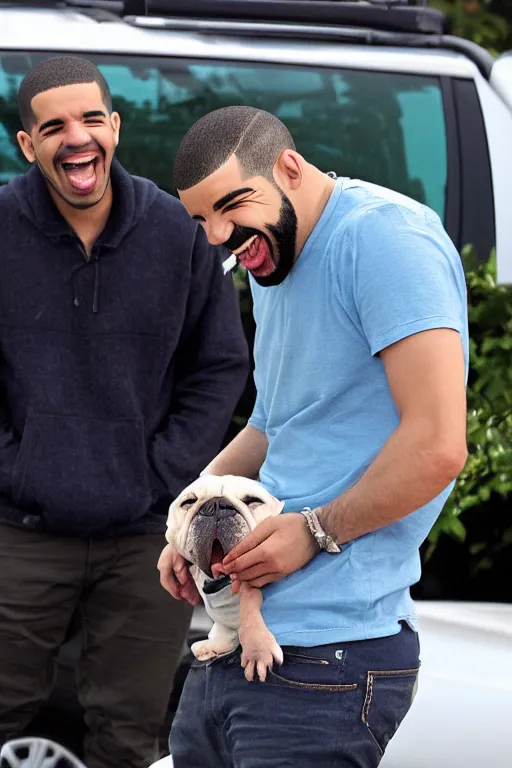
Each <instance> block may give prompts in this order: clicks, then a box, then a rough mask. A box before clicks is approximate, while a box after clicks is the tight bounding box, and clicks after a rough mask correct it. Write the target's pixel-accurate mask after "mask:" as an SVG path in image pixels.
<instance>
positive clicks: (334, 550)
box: [300, 507, 341, 555]
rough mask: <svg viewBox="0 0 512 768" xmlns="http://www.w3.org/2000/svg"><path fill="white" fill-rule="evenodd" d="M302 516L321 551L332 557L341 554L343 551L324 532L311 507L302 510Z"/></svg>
mask: <svg viewBox="0 0 512 768" xmlns="http://www.w3.org/2000/svg"><path fill="white" fill-rule="evenodd" d="M300 514H301V515H303V516H304V517H305V518H306V523H307V526H308V528H309V532H310V533H311V535H312V536H313V538H314V539H315V541H316V543H317V544H318V547H319V549H321V550H322V551H323V552H328V553H329V554H330V555H337V554H339V553H340V552H341V549H340V548H339V546H338V545H337V544H336V542H335V541H334V539H333V537H332V536H329V534H328V533H326V532H325V531H324V529H323V528H322V526H321V524H320V520H319V519H318V515H317V514H316V512H314V511H313V510H312V509H311V507H304V509H301V510H300Z"/></svg>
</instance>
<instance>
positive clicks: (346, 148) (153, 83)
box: [0, 54, 447, 216]
mask: <svg viewBox="0 0 512 768" xmlns="http://www.w3.org/2000/svg"><path fill="white" fill-rule="evenodd" d="M46 55H48V54H46ZM42 57H43V56H41V55H40V54H39V55H35V54H34V55H26V56H23V55H20V54H4V55H3V56H2V57H1V60H0V182H2V181H6V180H7V179H8V178H10V177H11V176H13V175H15V174H17V173H20V172H22V171H23V170H24V168H25V164H24V163H23V161H22V160H21V158H20V155H19V152H18V150H17V147H16V138H15V136H16V131H17V130H18V128H19V125H18V118H17V109H16V90H17V87H18V85H19V82H20V81H21V78H22V76H23V74H24V73H25V72H26V71H27V70H28V69H29V68H30V67H31V66H33V65H34V64H35V63H36V62H37V61H39V60H40V59H41V58H42ZM90 58H91V59H92V60H93V61H94V62H95V63H96V64H98V66H99V67H100V69H101V70H102V72H103V74H104V75H105V77H106V79H107V81H108V82H109V84H110V87H111V90H112V94H113V98H114V105H115V109H117V110H118V111H119V112H120V113H121V117H122V120H123V128H122V134H121V143H120V146H119V150H118V157H119V159H120V160H121V162H122V163H123V164H124V166H125V167H126V168H127V169H128V170H129V171H131V172H132V173H136V174H138V175H141V176H147V177H149V178H151V179H153V180H154V181H155V182H156V183H157V184H158V185H159V186H161V187H162V188H164V189H167V190H168V191H171V192H174V190H173V189H172V182H171V175H172V163H173V158H174V156H175V154H176V150H177V148H178V145H179V142H180V140H181V138H182V137H183V135H184V133H185V132H186V131H187V129H188V128H189V127H190V126H191V125H192V124H193V123H194V122H195V121H196V120H197V119H198V118H199V117H201V115H203V114H205V113H206V112H209V111H211V110H213V109H217V108H218V107H221V106H227V105H230V104H249V105H252V106H256V107H261V108H262V109H265V110H268V111H269V112H273V113H274V114H275V115H277V116H278V117H279V118H281V119H282V120H283V122H284V123H286V125H287V126H288V128H289V129H290V132H291V133H292V135H293V136H294V138H295V141H296V143H297V149H298V150H299V152H301V153H302V154H303V155H304V156H305V157H306V158H307V159H308V160H309V161H310V162H311V163H313V164H314V165H316V166H318V167H319V168H321V169H322V170H325V171H331V170H332V171H336V173H338V174H339V175H344V176H351V177H354V178H361V179H365V180H367V181H372V182H374V183H376V184H382V185H384V186H387V187H391V188H392V189H396V190H397V191H399V192H403V193H404V194H407V195H409V196H411V197H413V198H415V199H417V200H419V201H420V202H424V203H426V204H427V205H429V206H431V207H432V208H434V209H435V210H436V211H437V212H438V213H439V214H440V215H441V216H443V215H444V203H445V192H446V176H447V161H446V140H445V125H444V113H443V106H442V98H441V89H440V85H439V80H438V78H435V77H424V76H420V75H402V74H390V73H383V72H361V71H351V70H338V71H336V70H329V69H320V68H319V69H314V68H305V67H290V66H284V65H283V66H281V65H263V64H250V65H248V64H229V65H227V64H224V63H220V62H219V63H216V62H211V61H208V63H206V62H200V61H193V60H186V61H185V60H184V61H180V60H175V59H171V60H165V59H149V58H143V57H113V56H105V55H103V56H97V55H94V56H93V55H91V56H90Z"/></svg>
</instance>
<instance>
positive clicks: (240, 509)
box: [166, 475, 284, 577]
mask: <svg viewBox="0 0 512 768" xmlns="http://www.w3.org/2000/svg"><path fill="white" fill-rule="evenodd" d="M283 507H284V503H283V502H281V501H278V499H276V498H275V497H274V496H272V495H271V494H270V493H268V491H266V490H265V489H264V488H263V487H262V486H261V485H260V484H259V483H257V482H256V481H255V480H249V479H247V478H246V477H236V476H234V475H224V476H223V477H216V476H214V475H206V476H205V477H200V478H199V479H198V480H195V481H194V482H193V483H192V484H191V485H189V486H188V487H187V488H185V490H184V491H182V492H181V493H180V495H179V496H178V498H177V499H176V500H175V501H173V503H172V504H171V507H170V509H169V517H168V519H167V533H166V539H167V541H168V542H169V543H170V544H173V545H174V546H175V547H176V549H177V550H178V551H179V552H180V554H181V555H183V557H184V558H185V559H186V560H188V561H189V562H190V563H192V564H193V565H196V566H197V567H198V568H199V569H200V570H201V571H203V573H205V574H206V575H207V576H210V577H216V576H218V575H219V567H218V566H219V563H221V562H222V560H223V558H224V556H225V555H227V553H228V552H229V551H230V550H231V549H233V547H234V546H235V545H236V544H238V542H239V541H241V540H242V539H243V538H245V536H247V534H248V533H250V531H252V530H253V529H254V528H255V527H256V525H257V524H258V523H260V522H261V521H262V520H264V519H265V518H266V517H270V516H271V515H278V514H279V513H280V512H281V511H282V509H283ZM215 566H217V567H215Z"/></svg>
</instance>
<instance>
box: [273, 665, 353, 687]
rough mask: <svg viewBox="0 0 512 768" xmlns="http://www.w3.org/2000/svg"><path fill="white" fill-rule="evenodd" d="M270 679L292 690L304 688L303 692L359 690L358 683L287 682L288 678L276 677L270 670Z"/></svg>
mask: <svg viewBox="0 0 512 768" xmlns="http://www.w3.org/2000/svg"><path fill="white" fill-rule="evenodd" d="M269 677H270V678H271V679H272V678H274V679H275V680H276V681H277V682H280V683H283V685H288V686H290V687H291V688H302V690H309V691H325V692H329V693H337V692H341V691H355V690H356V689H357V683H347V684H344V685H339V684H338V685H329V684H327V683H300V682H299V681H298V680H287V679H286V677H281V675H276V673H275V672H272V671H271V670H269Z"/></svg>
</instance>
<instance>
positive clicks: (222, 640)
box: [166, 475, 284, 681]
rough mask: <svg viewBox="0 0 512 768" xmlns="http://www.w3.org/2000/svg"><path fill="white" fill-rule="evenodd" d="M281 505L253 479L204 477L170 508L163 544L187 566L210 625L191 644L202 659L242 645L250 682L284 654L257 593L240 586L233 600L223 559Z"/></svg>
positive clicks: (183, 492) (244, 663)
mask: <svg viewBox="0 0 512 768" xmlns="http://www.w3.org/2000/svg"><path fill="white" fill-rule="evenodd" d="M283 507H284V504H283V503H282V502H280V501H278V499H276V498H275V497H274V496H272V495H271V494H270V493H268V491H266V490H265V489H264V488H263V487H262V486H261V485H260V484H259V483H258V482H256V481H255V480H249V479H247V478H245V477H236V476H233V475H225V476H223V477H218V476H214V475H206V476H203V477H200V478H199V479H198V480H195V481H194V482H193V483H192V484H191V485H189V486H188V487H187V488H185V490H184V491H182V493H181V494H180V495H179V496H178V498H177V499H176V500H175V501H174V502H173V503H172V504H171V507H170V509H169V517H168V520H167V532H166V539H167V541H168V542H169V543H170V544H172V545H173V546H174V547H176V549H177V550H178V552H179V553H180V554H181V555H182V556H183V557H184V558H185V560H187V561H188V562H189V563H190V572H191V574H192V577H193V579H194V581H195V583H196V585H197V588H198V590H199V593H200V594H201V596H202V598H203V601H204V604H205V608H206V611H207V613H208V615H209V616H210V618H211V619H212V620H213V622H214V624H213V627H212V629H211V630H210V634H209V635H208V640H203V641H199V642H197V643H194V644H193V645H192V653H193V654H194V656H195V657H196V658H197V659H199V660H201V661H204V660H207V659H211V658H213V657H214V656H218V655H220V654H223V653H228V652H229V651H231V650H233V649H234V648H236V647H237V645H238V644H239V643H240V644H241V646H242V666H243V667H244V670H245V676H246V678H247V679H248V680H254V677H255V673H256V672H257V676H258V678H259V680H261V681H263V680H265V678H266V675H267V669H270V668H271V667H272V665H273V663H274V661H276V662H277V663H278V664H282V663H283V652H282V650H281V648H280V647H279V645H278V644H277V642H276V639H275V637H274V636H273V634H272V633H271V632H270V630H269V629H268V627H267V626H266V625H265V623H264V621H263V618H262V616H261V605H262V602H263V598H262V594H261V590H259V589H256V588H254V587H250V586H249V585H248V584H247V583H243V584H242V585H241V589H240V593H239V594H236V595H233V594H232V591H231V580H230V578H229V576H227V575H225V574H224V573H223V570H222V560H223V558H224V557H225V555H227V553H228V552H229V551H230V550H231V549H233V547H234V546H235V545H236V544H238V543H239V542H240V541H241V540H242V539H243V538H245V536H247V535H248V534H249V533H250V532H251V531H252V530H253V529H254V528H255V527H256V525H257V524H258V523H260V522H261V521H262V520H264V519H265V518H266V517H270V516H271V515H278V514H280V512H282V510H283Z"/></svg>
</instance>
